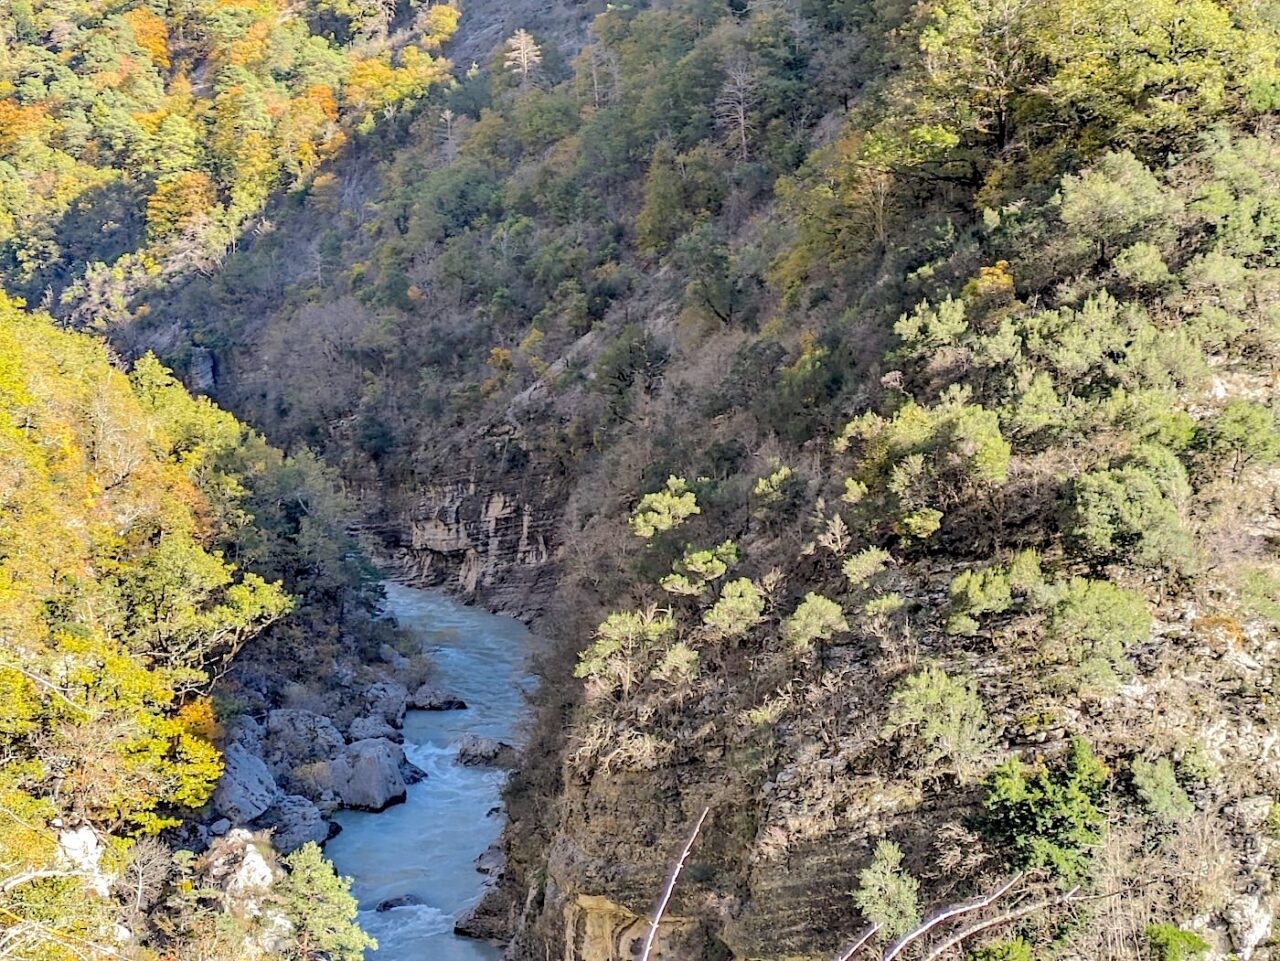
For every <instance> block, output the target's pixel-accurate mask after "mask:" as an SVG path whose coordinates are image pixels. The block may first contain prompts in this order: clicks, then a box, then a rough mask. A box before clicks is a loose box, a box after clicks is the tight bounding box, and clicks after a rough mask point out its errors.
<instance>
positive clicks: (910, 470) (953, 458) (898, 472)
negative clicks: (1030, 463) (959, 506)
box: [835, 390, 1011, 539]
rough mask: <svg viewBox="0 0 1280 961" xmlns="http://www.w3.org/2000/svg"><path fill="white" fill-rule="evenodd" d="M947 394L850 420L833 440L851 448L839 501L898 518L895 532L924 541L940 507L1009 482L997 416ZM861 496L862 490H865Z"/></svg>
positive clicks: (962, 396) (960, 395) (959, 394)
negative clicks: (931, 403)
mask: <svg viewBox="0 0 1280 961" xmlns="http://www.w3.org/2000/svg"><path fill="white" fill-rule="evenodd" d="M968 397H969V394H968V393H967V392H966V391H963V390H952V391H948V392H946V393H945V394H944V396H943V399H942V401H941V402H940V403H939V404H938V405H937V406H935V407H922V406H920V405H919V404H916V403H915V402H914V401H909V402H907V403H906V404H905V405H903V406H902V407H901V408H900V409H899V410H898V411H896V412H895V413H894V415H893V416H892V417H891V418H884V417H881V416H879V415H877V414H873V413H866V414H863V415H861V416H859V417H856V418H854V419H853V420H852V421H851V422H850V423H849V424H848V425H847V426H846V427H845V429H844V432H843V433H842V434H841V436H840V438H839V439H838V440H837V441H836V445H835V446H836V450H837V452H844V451H852V452H853V453H854V455H855V457H856V459H857V460H856V463H855V468H854V476H853V477H852V478H851V479H850V483H849V484H848V485H846V486H847V496H846V500H852V501H853V502H854V503H856V504H857V505H858V506H859V507H861V508H863V509H864V510H866V511H867V512H868V517H869V518H875V517H877V516H879V514H880V513H882V512H885V511H887V513H888V514H890V515H892V516H894V517H896V518H897V522H896V525H895V527H896V529H897V530H898V531H899V532H900V533H903V534H906V535H907V536H910V537H914V538H917V539H924V538H926V537H928V536H929V535H930V534H932V533H933V532H934V531H936V530H937V529H938V526H939V524H940V523H941V520H942V516H943V515H942V510H941V509H940V508H941V507H944V506H946V505H949V504H952V503H955V502H958V501H960V500H962V499H964V498H965V497H966V496H968V495H969V494H971V493H972V492H973V491H974V490H975V489H983V488H987V489H989V488H992V487H999V486H1000V485H1002V484H1004V482H1005V480H1006V479H1007V478H1008V473H1009V460H1010V455H1011V448H1010V446H1009V442H1008V441H1006V440H1005V438H1004V436H1003V435H1002V434H1001V433H1000V422H999V418H998V417H997V415H996V413H995V412H994V411H991V410H987V409H986V408H984V407H982V406H980V405H978V404H971V403H969V402H968ZM864 491H865V493H864Z"/></svg>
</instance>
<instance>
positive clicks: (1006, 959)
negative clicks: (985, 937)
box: [965, 938, 1035, 961]
mask: <svg viewBox="0 0 1280 961" xmlns="http://www.w3.org/2000/svg"><path fill="white" fill-rule="evenodd" d="M1034 958H1035V956H1034V955H1033V954H1032V952H1031V945H1030V944H1028V943H1027V942H1026V941H1024V940H1023V939H1022V938H1014V939H1013V940H1012V941H997V942H995V943H994V944H986V945H983V946H982V947H980V948H975V949H974V950H972V951H970V952H969V953H968V955H966V957H965V961H1034Z"/></svg>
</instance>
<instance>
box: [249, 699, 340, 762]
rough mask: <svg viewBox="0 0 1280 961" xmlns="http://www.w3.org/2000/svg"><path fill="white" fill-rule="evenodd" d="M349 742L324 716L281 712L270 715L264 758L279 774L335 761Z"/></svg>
mask: <svg viewBox="0 0 1280 961" xmlns="http://www.w3.org/2000/svg"><path fill="white" fill-rule="evenodd" d="M345 743H346V740H345V739H344V738H343V736H342V734H341V732H339V731H338V729H337V728H336V727H334V726H333V722H332V721H331V720H329V719H328V718H327V717H325V716H323V715H321V714H313V713H312V712H311V711H297V710H279V711H272V712H271V713H270V714H268V715H267V729H266V735H265V737H264V745H265V748H266V750H265V753H264V757H265V758H266V761H267V763H268V764H270V765H271V767H272V769H273V770H274V771H275V772H276V773H277V774H282V773H284V772H286V771H291V770H293V769H294V768H296V767H298V766H299V765H302V764H308V763H311V762H314V761H327V760H329V759H331V758H334V757H336V756H337V755H338V754H339V753H340V752H341V751H342V748H343V745H344V744H345Z"/></svg>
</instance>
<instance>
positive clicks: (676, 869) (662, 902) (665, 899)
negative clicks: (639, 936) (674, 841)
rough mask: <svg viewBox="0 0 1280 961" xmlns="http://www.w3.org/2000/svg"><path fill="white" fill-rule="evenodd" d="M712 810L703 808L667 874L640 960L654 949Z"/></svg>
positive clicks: (645, 957) (645, 959) (646, 960)
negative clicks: (699, 833)
mask: <svg viewBox="0 0 1280 961" xmlns="http://www.w3.org/2000/svg"><path fill="white" fill-rule="evenodd" d="M710 811H711V808H710V807H704V808H703V809H702V814H700V815H699V816H698V822H697V823H696V824H695V825H694V826H693V830H692V831H690V832H689V840H687V841H685V842H684V848H683V849H682V850H681V851H680V858H679V859H678V860H677V861H676V863H675V865H674V866H673V867H672V868H671V873H670V874H669V875H668V876H667V884H666V886H665V887H664V888H663V889H662V897H660V898H659V899H658V904H657V906H656V907H655V908H654V909H653V917H652V918H650V919H649V933H648V934H647V935H645V939H644V950H643V951H641V952H640V961H649V954H650V952H651V951H653V942H654V939H655V938H657V936H658V925H659V924H661V923H662V916H663V914H665V913H666V910H667V904H668V903H669V902H670V901H671V895H672V894H673V893H674V892H675V889H676V881H677V880H678V879H679V878H680V872H681V871H683V870H684V863H685V861H687V860H688V859H689V852H690V851H692V850H693V843H694V842H695V841H697V840H698V832H699V831H701V830H702V822H703V821H705V820H706V819H707V814H709V813H710Z"/></svg>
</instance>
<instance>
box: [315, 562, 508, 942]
mask: <svg viewBox="0 0 1280 961" xmlns="http://www.w3.org/2000/svg"><path fill="white" fill-rule="evenodd" d="M386 610H387V613H389V614H391V615H392V616H394V617H395V618H396V619H397V620H398V621H399V622H400V624H401V625H402V626H403V627H405V628H406V629H408V630H409V631H410V632H411V633H412V634H413V635H414V636H415V637H417V638H418V639H419V640H420V641H421V642H422V645H423V649H424V650H426V651H427V652H428V654H429V655H430V656H431V660H432V663H433V665H434V666H435V672H434V674H433V675H432V679H431V680H432V684H433V686H436V687H439V689H440V690H441V691H444V692H446V693H448V694H453V695H456V696H458V697H460V698H462V699H463V700H464V701H465V702H466V703H467V710H465V711H412V712H410V713H409V715H408V717H406V718H405V723H404V748H405V753H406V754H407V755H408V757H409V760H411V761H412V762H413V763H414V764H416V765H418V767H420V768H422V769H423V770H424V771H426V772H427V777H426V779H425V780H424V781H421V782H420V783H418V784H415V785H412V786H411V787H410V788H409V793H408V797H407V799H406V800H405V803H404V804H399V805H396V806H395V807H392V808H388V809H387V810H386V811H383V812H381V813H380V814H368V813H362V812H359V811H343V812H341V813H339V814H338V815H337V821H338V823H339V824H341V825H342V833H341V834H339V835H338V836H337V837H336V838H334V839H333V840H332V841H330V842H329V843H328V844H327V845H326V846H325V853H326V854H327V855H328V856H329V857H330V858H332V859H333V862H334V865H335V866H336V867H337V869H338V873H339V874H342V875H346V876H349V877H351V878H353V879H354V882H355V883H354V884H353V886H352V893H353V894H354V895H355V896H356V898H357V899H358V900H359V902H360V924H361V926H362V927H364V928H365V930H366V931H368V932H369V933H370V934H371V935H373V937H375V938H377V939H378V950H377V951H374V952H370V953H369V954H368V958H369V961H495V959H497V958H499V957H500V956H501V952H500V951H499V950H498V949H497V948H495V947H493V946H492V945H490V944H487V943H484V942H480V941H475V940H472V939H469V938H460V937H458V936H456V935H455V934H454V933H453V919H454V917H455V916H456V915H457V914H458V912H460V911H462V910H463V909H464V908H466V907H469V906H470V905H472V904H474V903H475V902H476V901H477V900H479V898H480V894H481V891H482V886H483V883H484V876H483V875H482V874H480V873H479V872H478V871H476V869H475V864H474V861H475V859H476V857H477V855H479V854H480V853H481V852H482V851H484V850H485V848H487V847H488V846H489V845H490V844H492V843H493V842H494V841H496V840H497V838H498V834H499V832H500V831H501V829H502V815H501V813H500V812H495V808H497V807H498V806H499V804H500V803H501V802H500V799H499V791H500V789H501V786H502V781H503V777H504V774H503V773H502V772H501V771H495V770H486V769H480V768H462V767H458V766H456V765H455V764H454V763H453V757H454V754H455V752H456V747H457V743H458V741H459V740H460V739H461V738H462V736H463V735H464V734H468V733H474V734H481V735H486V736H489V737H496V738H499V739H501V740H505V741H509V742H512V743H515V742H516V736H517V726H518V723H519V720H520V716H521V711H522V708H523V706H524V699H523V690H524V689H525V688H526V687H527V685H528V684H530V683H532V679H531V678H529V677H528V675H527V674H526V656H527V654H528V652H529V632H528V630H527V629H526V628H525V626H524V625H523V624H521V623H520V622H519V621H517V620H515V619H513V618H509V617H499V616H497V615H494V614H489V613H487V612H485V611H480V610H476V609H475V608H469V607H464V606H463V605H462V604H459V603H458V602H457V601H455V600H452V599H451V598H448V597H446V596H444V595H442V594H437V593H434V592H431V591H422V590H417V589H414V588H411V587H404V586H402V585H399V584H388V585H387V603H386ZM401 895H411V896H413V897H415V898H418V899H420V900H421V901H422V903H421V904H418V905H412V906H407V907H401V908H395V909H393V910H390V911H382V912H378V911H375V910H374V908H375V907H376V906H377V904H378V903H379V902H380V901H383V900H386V899H387V898H394V897H399V896H401Z"/></svg>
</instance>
